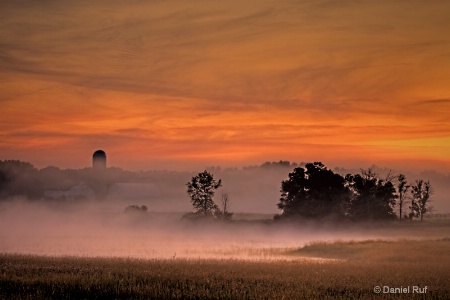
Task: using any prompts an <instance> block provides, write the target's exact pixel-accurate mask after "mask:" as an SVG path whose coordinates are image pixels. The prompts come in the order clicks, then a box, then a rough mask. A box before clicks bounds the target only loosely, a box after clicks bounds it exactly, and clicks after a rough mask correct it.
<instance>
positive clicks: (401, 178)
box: [397, 174, 410, 222]
mask: <svg viewBox="0 0 450 300" xmlns="http://www.w3.org/2000/svg"><path fill="white" fill-rule="evenodd" d="M397 179H398V185H397V188H398V206H399V218H400V222H401V221H402V214H403V204H404V203H405V200H406V193H407V192H408V189H409V188H410V186H409V185H408V183H407V182H406V176H405V175H403V174H400V175H398V177H397Z"/></svg>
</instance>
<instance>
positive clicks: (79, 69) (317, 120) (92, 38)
mask: <svg viewBox="0 0 450 300" xmlns="http://www.w3.org/2000/svg"><path fill="white" fill-rule="evenodd" d="M449 28H450V2H449V1H447V0H441V1H439V0H436V1H422V0H420V1H419V0H408V1H406V0H405V1H400V0H399V1H391V0H380V1H349V0H343V1H320V0H318V1H306V0H295V1H294V0H277V1H275V0H273V1H270V0H259V1H252V0H250V1H242V0H240V1H235V0H230V1H206V0H205V1H175V0H167V1H144V0H133V1H114V0H95V1H83V0H76V1H75V0H67V1H56V0H52V1H50V0H43V1H32V0H21V1H1V2H0V159H3V160H4V159H20V160H24V161H29V162H31V163H33V164H34V165H35V166H37V167H45V166H48V165H54V166H59V167H62V168H82V167H87V166H90V165H91V155H92V153H93V152H94V151H95V150H97V149H103V150H105V152H106V153H107V156H108V165H109V166H116V167H121V168H124V169H130V170H140V169H143V170H147V169H185V170H186V169H196V168H203V167H205V166H210V165H218V166H244V165H250V164H260V163H262V162H265V161H278V160H290V161H291V162H293V161H296V162H302V161H305V162H307V161H322V162H323V163H324V164H325V165H327V166H344V167H365V166H370V165H372V164H376V165H379V166H382V167H386V166H387V167H392V168H397V169H408V168H417V169H434V170H438V171H443V172H445V173H448V172H450V155H449V153H450V84H449V83H450V81H449V78H450V35H449V34H448V30H449Z"/></svg>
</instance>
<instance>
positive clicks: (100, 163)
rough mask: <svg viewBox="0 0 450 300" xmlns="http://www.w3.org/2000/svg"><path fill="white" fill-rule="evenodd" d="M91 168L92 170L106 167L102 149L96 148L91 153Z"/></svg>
mask: <svg viewBox="0 0 450 300" xmlns="http://www.w3.org/2000/svg"><path fill="white" fill-rule="evenodd" d="M92 168H93V169H94V170H104V169H106V153H105V151H103V150H97V151H95V152H94V155H92Z"/></svg>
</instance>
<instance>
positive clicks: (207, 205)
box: [186, 171, 222, 216]
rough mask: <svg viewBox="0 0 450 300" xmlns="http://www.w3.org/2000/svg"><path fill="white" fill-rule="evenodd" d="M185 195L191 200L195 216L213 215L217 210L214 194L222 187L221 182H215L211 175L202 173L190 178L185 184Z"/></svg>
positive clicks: (205, 172)
mask: <svg viewBox="0 0 450 300" xmlns="http://www.w3.org/2000/svg"><path fill="white" fill-rule="evenodd" d="M186 185H187V187H188V190H187V193H188V195H189V197H190V198H191V202H192V205H193V206H194V209H195V210H196V211H195V214H197V215H204V216H206V215H214V212H215V210H218V207H217V205H216V204H215V203H214V201H213V199H212V198H213V196H214V192H215V190H216V189H218V188H219V187H220V186H221V185H222V181H221V180H220V179H219V181H215V180H214V177H213V175H212V174H211V173H209V172H207V171H204V172H202V173H198V174H197V175H196V176H194V177H192V179H191V181H189V182H188V183H187V184H186Z"/></svg>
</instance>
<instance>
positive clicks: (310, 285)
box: [0, 238, 450, 299]
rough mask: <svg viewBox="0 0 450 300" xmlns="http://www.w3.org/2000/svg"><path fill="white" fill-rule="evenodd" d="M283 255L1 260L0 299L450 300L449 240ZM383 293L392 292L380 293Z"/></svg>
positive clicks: (324, 247) (318, 246)
mask: <svg viewBox="0 0 450 300" xmlns="http://www.w3.org/2000/svg"><path fill="white" fill-rule="evenodd" d="M268 251H269V252H268V257H270V250H268ZM279 251H280V250H273V252H274V255H275V254H276V255H279V254H280V253H279ZM283 251H284V252H283V253H282V254H283V256H284V257H285V258H286V260H270V259H268V260H264V259H261V260H257V261H254V260H253V261H252V260H239V259H234V260H230V259H226V260H221V259H208V260H201V259H170V260H139V259H127V258H82V257H45V256H25V255H14V254H2V255H0V298H1V299H349V298H350V299H450V281H449V278H450V239H448V238H443V239H438V240H436V239H435V240H417V241H411V240H398V241H382V240H370V241H358V242H356V241H355V242H334V243H314V244H310V245H308V246H306V247H304V248H301V249H291V250H289V249H285V250H283ZM312 257H322V258H327V259H323V260H322V259H311V258H312ZM376 287H380V288H381V292H380V293H375V292H374V289H376ZM387 287H389V288H397V290H394V293H385V292H386V291H387V289H388V288H387ZM400 289H401V290H400ZM399 290H400V292H399Z"/></svg>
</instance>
